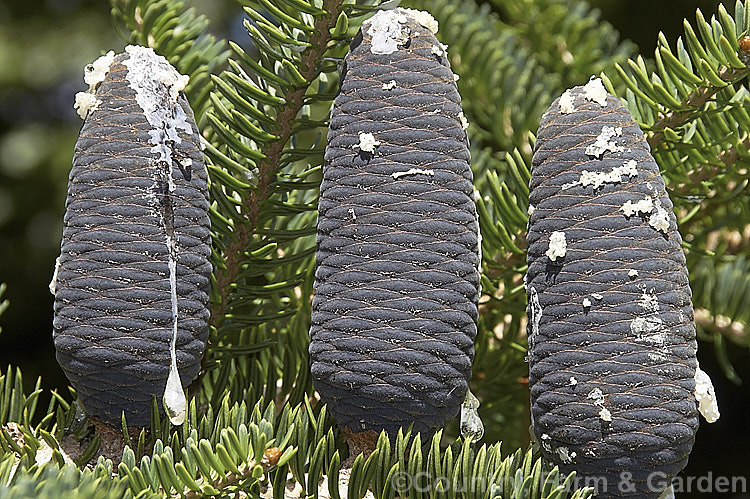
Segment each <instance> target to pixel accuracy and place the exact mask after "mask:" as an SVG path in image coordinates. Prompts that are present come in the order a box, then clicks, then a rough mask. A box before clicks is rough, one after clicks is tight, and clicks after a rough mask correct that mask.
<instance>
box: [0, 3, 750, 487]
mask: <svg viewBox="0 0 750 499" xmlns="http://www.w3.org/2000/svg"><path fill="white" fill-rule="evenodd" d="M507 1H513V0H507ZM189 3H192V4H193V5H194V6H195V7H196V8H197V9H198V10H199V11H200V12H202V13H205V14H207V15H208V17H209V19H211V20H212V21H213V25H212V29H213V31H214V33H215V34H217V35H219V36H222V37H228V38H231V39H233V40H235V41H237V42H238V43H240V44H242V43H243V42H244V41H245V40H246V37H245V36H244V32H243V29H242V15H241V12H242V11H241V9H240V8H239V6H238V5H237V4H236V3H235V2H232V1H231V0H214V1H212V0H194V1H192V2H189ZM590 3H591V4H592V5H593V6H595V7H598V8H599V9H601V11H602V17H603V19H605V20H607V21H609V22H610V23H612V24H613V25H614V26H615V27H616V28H618V29H619V30H620V32H621V34H622V36H623V38H629V39H631V40H632V41H634V42H635V43H636V44H637V45H638V46H639V48H640V51H641V53H642V54H643V55H644V56H650V55H652V54H653V48H654V46H655V44H656V39H657V34H658V32H659V31H660V30H661V31H663V32H664V33H665V34H666V36H667V38H668V39H669V40H670V41H673V40H675V39H676V38H677V36H679V35H680V34H681V33H682V19H683V18H688V19H693V18H694V14H695V9H696V8H697V7H700V8H701V9H702V10H703V11H704V12H707V13H712V12H715V10H716V6H717V4H718V3H720V2H719V1H717V0H701V1H697V0H658V1H653V0H646V1H644V0H590ZM733 3H734V2H726V4H727V7H728V8H731V7H732V5H733ZM123 45H124V43H123V41H122V40H120V39H118V38H117V36H116V34H115V30H114V29H113V28H112V23H111V21H110V17H109V3H108V2H106V1H105V0H35V1H32V2H29V1H27V0H3V2H2V3H0V282H6V283H7V284H8V291H7V292H6V298H8V299H9V300H10V301H11V305H10V308H9V310H8V311H7V312H6V313H5V314H4V315H3V316H2V317H1V318H0V326H1V327H2V329H3V333H2V336H0V369H2V370H5V369H6V367H7V366H8V365H9V364H10V365H17V366H20V367H21V368H22V370H23V372H24V376H25V380H26V382H27V383H33V381H34V380H35V379H36V377H37V376H39V375H41V376H42V377H43V384H44V386H46V387H50V388H54V387H59V388H62V389H64V387H65V386H66V384H67V383H66V380H65V378H64V376H63V375H62V372H61V370H60V369H59V368H58V366H57V363H56V362H55V359H54V348H53V345H52V338H51V331H52V326H51V324H52V301H53V300H52V296H51V294H50V293H49V291H48V289H47V285H48V283H49V281H50V278H51V276H52V272H53V268H54V262H55V258H56V256H57V255H58V253H59V244H60V236H61V228H62V216H63V211H64V202H65V190H66V182H67V177H68V171H69V169H70V164H71V158H72V155H73V147H74V144H75V140H76V137H77V134H78V130H79V128H80V126H81V120H80V119H79V117H78V116H77V114H76V113H75V111H74V110H73V107H72V104H73V97H74V95H75V93H76V92H77V91H80V90H84V89H85V88H86V85H85V84H84V83H83V79H82V74H83V70H82V68H83V66H84V65H85V64H87V63H89V62H91V61H93V60H94V59H96V58H97V57H98V56H99V55H100V54H101V53H103V52H106V51H107V50H110V49H114V50H115V51H121V49H122V48H123ZM579 83H582V82H579ZM733 348H734V350H732V351H731V352H730V355H731V357H732V358H733V360H734V364H735V366H736V367H737V368H738V372H739V374H740V376H742V377H744V379H745V381H746V382H747V381H750V369H748V362H747V360H748V354H747V352H746V351H739V349H738V348H736V347H733ZM712 357H713V353H712V348H711V347H710V346H708V345H706V346H704V347H703V350H702V352H701V354H700V360H701V365H702V366H703V367H704V369H705V370H707V371H709V372H711V373H712V377H713V379H714V382H715V384H716V389H717V394H718V398H719V402H720V407H721V409H722V419H721V420H720V422H719V423H717V424H716V425H712V426H709V425H706V424H703V425H702V426H701V430H700V432H699V436H698V442H697V444H696V451H695V453H694V455H693V458H692V459H691V464H690V468H689V472H690V473H692V474H697V473H701V472H702V470H704V469H705V470H708V469H710V463H714V462H716V460H717V459H722V460H728V461H729V463H730V468H731V469H732V470H736V472H737V473H743V472H744V473H747V469H748V468H749V467H748V458H747V456H746V453H743V454H742V455H737V456H734V457H732V456H731V455H730V456H727V454H726V451H727V447H731V448H735V444H734V443H733V444H731V445H727V444H726V438H727V436H730V435H732V433H733V432H736V433H735V434H736V435H737V437H738V438H739V439H740V440H739V441H738V443H739V442H740V441H743V440H742V439H744V442H746V444H750V442H748V436H747V434H748V432H747V429H746V426H745V421H746V419H747V411H748V410H750V401H748V396H747V390H746V389H743V388H742V387H737V386H735V385H732V384H731V383H729V382H728V381H727V380H726V379H725V378H724V377H723V376H722V375H721V373H720V371H719V370H718V369H716V368H715V362H714V361H713V358H712ZM740 433H741V434H740ZM741 435H742V436H741ZM740 447H741V446H739V445H738V446H737V448H740ZM733 460H734V464H735V466H732V461H733ZM686 497H687V496H686ZM734 497H750V495H748V496H734Z"/></svg>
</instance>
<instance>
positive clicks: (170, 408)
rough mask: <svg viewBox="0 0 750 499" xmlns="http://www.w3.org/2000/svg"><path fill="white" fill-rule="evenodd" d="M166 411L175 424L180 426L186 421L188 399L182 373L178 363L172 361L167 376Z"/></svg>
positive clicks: (165, 390)
mask: <svg viewBox="0 0 750 499" xmlns="http://www.w3.org/2000/svg"><path fill="white" fill-rule="evenodd" d="M163 402H164V412H166V413H167V416H169V420H170V421H171V422H172V424H173V425H175V426H179V425H181V424H182V423H184V422H185V413H186V412H187V399H186V398H185V392H184V391H183V390H182V383H181V382H180V374H179V373H178V372H177V363H176V362H175V361H172V365H171V367H170V369H169V377H168V378H167V387H166V388H165V389H164V398H163Z"/></svg>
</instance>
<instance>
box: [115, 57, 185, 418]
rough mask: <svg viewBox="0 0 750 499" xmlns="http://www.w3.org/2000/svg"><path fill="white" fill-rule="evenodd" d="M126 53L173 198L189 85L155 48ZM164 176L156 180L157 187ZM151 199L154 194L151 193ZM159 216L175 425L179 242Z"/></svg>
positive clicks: (168, 405) (179, 410)
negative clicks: (182, 97)
mask: <svg viewBox="0 0 750 499" xmlns="http://www.w3.org/2000/svg"><path fill="white" fill-rule="evenodd" d="M125 51H126V52H127V53H128V55H129V58H128V59H127V60H126V61H124V63H123V64H125V66H126V67H127V68H128V73H127V80H128V82H129V84H130V87H131V88H132V89H133V90H134V91H135V99H136V102H138V105H139V106H140V107H141V109H143V114H144V116H145V117H146V119H147V120H148V122H149V124H150V125H151V126H152V129H151V130H150V131H149V135H150V137H151V138H150V140H149V142H150V143H151V144H153V147H152V148H151V152H152V153H155V154H156V155H157V160H158V162H164V163H166V165H167V169H166V170H167V171H166V172H165V173H166V175H165V176H166V177H167V189H168V192H169V196H170V198H171V197H173V196H174V194H175V191H176V186H175V183H174V177H173V163H172V148H173V147H174V146H175V145H177V144H180V143H181V142H182V139H181V138H180V136H179V131H180V130H183V131H185V132H187V133H191V132H192V128H191V126H190V123H189V122H188V120H187V115H186V114H185V111H184V110H183V109H182V107H181V106H180V105H179V103H178V102H177V98H178V96H179V93H180V91H182V90H183V89H184V88H185V86H186V85H187V83H188V77H187V76H184V75H181V74H180V73H178V72H177V71H176V70H175V69H174V68H173V67H172V66H171V65H170V64H169V62H167V60H166V59H165V58H164V57H162V56H160V55H157V54H156V53H155V52H154V51H153V49H150V48H146V47H137V46H133V45H129V46H128V47H127V48H126V49H125ZM160 179H161V177H159V178H157V179H155V184H157V183H158V181H159V180H160ZM157 185H158V184H157ZM148 195H149V197H152V196H153V194H152V193H149V194H148ZM155 209H156V211H157V212H158V213H159V215H160V217H161V221H162V226H163V228H164V235H165V243H166V246H167V252H168V258H169V261H168V266H169V289H170V300H171V305H172V339H171V341H170V345H169V353H170V368H169V376H168V377H167V384H166V387H165V389H164V396H163V399H162V401H163V403H164V411H165V412H166V413H167V416H169V420H170V421H171V422H172V424H174V425H181V424H182V423H184V421H185V413H186V410H187V400H186V398H185V392H184V391H183V389H182V383H181V381H180V375H179V372H178V370H177V331H178V328H177V324H178V319H179V307H178V300H177V240H176V236H175V234H174V230H173V228H170V227H167V223H166V220H164V218H163V216H162V214H161V210H160V209H159V206H158V202H157V206H156V208H155Z"/></svg>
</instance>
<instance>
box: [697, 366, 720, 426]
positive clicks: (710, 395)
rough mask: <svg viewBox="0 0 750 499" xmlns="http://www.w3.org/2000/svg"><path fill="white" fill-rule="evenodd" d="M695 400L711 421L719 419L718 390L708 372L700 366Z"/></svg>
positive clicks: (701, 411) (699, 408)
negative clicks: (715, 389)
mask: <svg viewBox="0 0 750 499" xmlns="http://www.w3.org/2000/svg"><path fill="white" fill-rule="evenodd" d="M694 395H695V400H696V401H697V402H698V410H699V411H700V413H701V414H702V415H703V417H704V418H706V421H708V422H709V423H714V422H716V420H718V419H719V416H720V414H719V405H718V404H717V403H716V392H715V391H714V385H713V383H712V382H711V378H709V376H708V374H706V372H705V371H703V370H702V369H701V368H700V367H698V368H697V369H696V370H695V393H694Z"/></svg>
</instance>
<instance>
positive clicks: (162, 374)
mask: <svg viewBox="0 0 750 499" xmlns="http://www.w3.org/2000/svg"><path fill="white" fill-rule="evenodd" d="M128 60H129V55H128V54H120V55H118V56H116V57H115V58H114V61H113V62H112V64H111V66H110V68H109V72H108V73H107V74H106V77H105V78H104V80H103V81H102V82H101V83H100V84H99V86H98V87H97V88H96V93H95V96H96V98H97V99H98V101H99V104H98V107H96V108H95V109H93V110H91V111H90V112H89V113H88V116H87V117H86V119H85V122H84V124H83V127H82V129H81V132H80V135H79V137H78V142H77V143H76V147H75V154H74V158H73V168H72V170H71V172H70V179H69V183H68V195H67V200H66V211H65V219H64V227H63V236H62V246H61V254H60V259H59V267H58V272H57V276H56V281H55V288H56V289H55V305H54V310H55V317H54V333H53V335H54V343H55V349H56V351H57V359H58V362H59V363H60V365H61V366H62V368H63V370H64V372H65V374H66V375H67V377H68V379H69V380H70V381H71V383H72V385H73V386H74V387H75V388H76V390H77V392H78V396H79V397H80V399H81V400H82V402H83V404H84V406H85V408H86V411H87V412H88V414H89V415H91V416H94V417H95V418H97V419H99V420H101V421H104V422H105V423H108V424H110V425H113V426H115V427H119V425H120V422H121V415H122V413H123V412H124V413H125V416H126V420H127V423H128V425H135V426H145V425H148V423H149V418H150V414H151V406H152V398H153V397H154V396H156V399H157V400H158V402H159V404H160V405H161V402H162V396H163V394H164V390H165V385H166V382H167V376H168V374H169V372H170V358H171V354H170V345H171V340H172V337H173V330H172V302H171V286H170V269H169V263H168V262H169V254H170V250H169V248H168V245H167V243H166V242H165V240H166V237H167V236H168V235H170V236H171V237H172V238H173V239H174V241H175V242H176V248H175V249H176V251H175V254H176V284H177V288H176V289H177V303H178V321H177V324H178V335H177V343H176V355H177V367H178V371H179V375H180V378H181V384H182V386H183V387H186V386H187V385H188V384H189V383H190V382H191V381H192V380H193V379H194V378H195V376H196V375H197V373H198V371H199V369H200V360H201V358H202V355H203V351H204V349H205V340H206V336H207V332H208V327H207V322H208V316H209V311H208V292H209V282H210V275H211V270H212V267H211V263H210V261H209V257H210V243H211V236H210V221H209V218H208V208H209V203H208V192H207V173H206V169H205V166H204V163H203V156H202V153H201V151H200V139H199V135H198V130H197V128H196V126H195V121H194V118H193V113H192V111H191V109H190V106H189V105H188V102H187V100H186V99H185V97H184V95H183V94H182V93H180V94H179V97H177V99H176V101H175V102H173V105H175V106H179V108H180V110H181V111H178V110H177V108H176V107H174V108H173V109H171V110H170V112H171V113H177V114H178V115H180V116H184V119H185V123H188V124H189V128H190V130H189V131H187V130H182V129H180V130H179V138H180V139H181V140H180V141H179V143H176V141H172V142H169V141H167V142H166V143H165V146H166V147H167V148H168V150H169V152H170V155H171V160H172V163H173V168H172V171H171V177H172V181H173V184H174V191H173V192H169V179H168V177H167V176H168V175H169V174H170V173H169V168H168V167H167V164H166V162H165V161H163V160H160V158H159V155H158V154H157V153H155V152H153V151H152V149H153V148H154V144H153V142H152V140H153V137H154V135H153V134H151V133H150V132H152V131H153V130H152V129H153V128H154V126H153V125H152V124H150V123H149V122H148V120H147V118H146V116H145V115H144V110H143V109H142V107H141V106H140V105H139V103H138V102H137V101H136V98H135V91H134V89H133V88H131V86H130V82H129V80H128V71H129V70H128V68H127V67H126V65H125V63H127V61H128ZM164 63H165V64H166V61H164ZM161 90H162V91H164V90H165V89H164V88H161ZM154 98H155V99H163V101H164V102H168V101H169V99H170V97H169V96H168V95H167V94H164V95H161V96H154ZM181 113H184V115H183V114H181Z"/></svg>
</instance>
